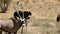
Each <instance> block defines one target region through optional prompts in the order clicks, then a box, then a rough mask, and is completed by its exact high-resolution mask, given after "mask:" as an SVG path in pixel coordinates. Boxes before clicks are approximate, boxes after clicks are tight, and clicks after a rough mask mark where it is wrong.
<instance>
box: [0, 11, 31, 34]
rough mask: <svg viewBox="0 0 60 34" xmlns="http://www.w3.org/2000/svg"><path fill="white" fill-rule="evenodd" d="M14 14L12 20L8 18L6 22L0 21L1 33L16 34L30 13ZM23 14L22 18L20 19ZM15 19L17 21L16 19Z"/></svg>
mask: <svg viewBox="0 0 60 34" xmlns="http://www.w3.org/2000/svg"><path fill="white" fill-rule="evenodd" d="M20 12H21V11H19V12H18V13H19V14H18V13H16V12H15V13H14V18H10V19H8V20H0V29H1V30H3V31H6V32H8V34H11V32H13V33H14V34H16V33H17V31H18V30H19V28H20V27H21V26H22V25H23V24H24V22H25V21H26V20H27V19H28V16H30V15H31V12H27V11H26V12H21V13H20ZM23 13H24V18H22V17H23V16H22V15H23ZM20 16H21V17H20ZM17 17H18V18H19V19H17Z"/></svg>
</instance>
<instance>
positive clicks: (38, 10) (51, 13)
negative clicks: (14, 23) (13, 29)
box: [0, 0, 60, 34]
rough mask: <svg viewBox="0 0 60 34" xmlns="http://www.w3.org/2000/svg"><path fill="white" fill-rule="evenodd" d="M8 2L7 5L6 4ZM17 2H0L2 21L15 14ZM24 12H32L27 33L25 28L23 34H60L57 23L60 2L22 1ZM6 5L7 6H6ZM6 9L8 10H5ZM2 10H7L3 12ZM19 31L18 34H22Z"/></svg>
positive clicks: (0, 17)
mask: <svg viewBox="0 0 60 34" xmlns="http://www.w3.org/2000/svg"><path fill="white" fill-rule="evenodd" d="M6 2H7V3H6ZM16 2H17V0H6V1H5V2H4V0H0V12H1V11H4V10H5V9H7V10H6V13H0V19H9V18H11V17H13V13H14V12H15V10H14V8H13V6H14V5H15V4H16ZM20 2H21V3H22V6H23V10H24V11H31V13H32V16H31V19H30V20H28V26H27V31H26V28H25V27H24V30H23V34H60V23H58V22H56V19H57V15H58V14H59V12H60V0H20ZM5 4H6V5H5ZM5 7H6V8H5ZM2 8H5V9H3V10H1V9H2ZM20 31H21V29H19V31H18V33H17V34H20Z"/></svg>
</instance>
